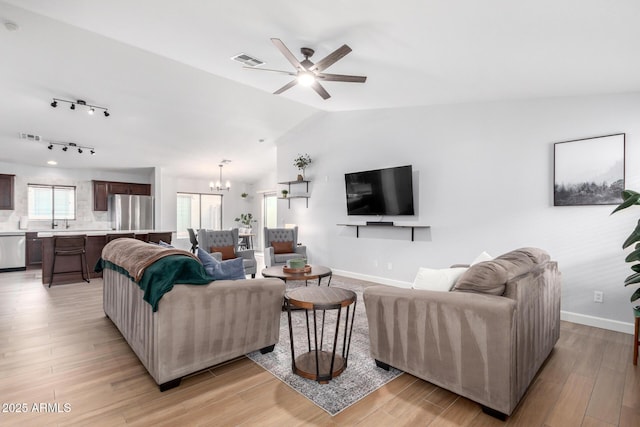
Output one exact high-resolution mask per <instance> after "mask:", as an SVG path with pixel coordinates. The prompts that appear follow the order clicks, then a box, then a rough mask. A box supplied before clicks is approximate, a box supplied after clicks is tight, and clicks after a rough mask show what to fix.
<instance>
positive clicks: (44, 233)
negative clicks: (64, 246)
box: [37, 230, 175, 237]
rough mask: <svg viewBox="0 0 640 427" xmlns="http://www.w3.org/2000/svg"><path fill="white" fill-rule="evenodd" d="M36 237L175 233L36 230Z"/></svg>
mask: <svg viewBox="0 0 640 427" xmlns="http://www.w3.org/2000/svg"><path fill="white" fill-rule="evenodd" d="M37 233H38V237H53V236H69V235H72V234H86V235H87V236H105V235H107V234H128V233H134V234H147V233H175V231H173V230H49V231H38V232H37Z"/></svg>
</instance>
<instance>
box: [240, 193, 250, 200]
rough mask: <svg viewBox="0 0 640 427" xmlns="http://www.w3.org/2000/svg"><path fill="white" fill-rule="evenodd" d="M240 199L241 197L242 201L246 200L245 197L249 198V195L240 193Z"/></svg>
mask: <svg viewBox="0 0 640 427" xmlns="http://www.w3.org/2000/svg"><path fill="white" fill-rule="evenodd" d="M240 197H242V198H243V199H246V198H247V197H249V194H247V193H242V194H241V195H240Z"/></svg>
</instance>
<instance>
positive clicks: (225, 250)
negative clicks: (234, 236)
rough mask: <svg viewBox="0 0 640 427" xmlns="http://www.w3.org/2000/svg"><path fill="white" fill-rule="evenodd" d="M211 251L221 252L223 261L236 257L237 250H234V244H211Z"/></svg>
mask: <svg viewBox="0 0 640 427" xmlns="http://www.w3.org/2000/svg"><path fill="white" fill-rule="evenodd" d="M209 252H220V253H221V254H222V260H223V261H225V260H228V259H234V258H236V251H234V250H233V245H229V246H211V249H210V250H209Z"/></svg>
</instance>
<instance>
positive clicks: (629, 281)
mask: <svg viewBox="0 0 640 427" xmlns="http://www.w3.org/2000/svg"><path fill="white" fill-rule="evenodd" d="M634 283H640V273H634V274H632V275H630V276H629V277H627V278H626V279H624V285H625V286H629V285H633V284H634Z"/></svg>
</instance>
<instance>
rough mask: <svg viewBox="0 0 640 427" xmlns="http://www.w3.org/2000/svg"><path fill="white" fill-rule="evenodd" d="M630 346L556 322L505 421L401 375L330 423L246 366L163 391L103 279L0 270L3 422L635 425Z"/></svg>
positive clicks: (636, 373) (620, 337) (639, 400)
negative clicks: (119, 323) (545, 352)
mask: <svg viewBox="0 0 640 427" xmlns="http://www.w3.org/2000/svg"><path fill="white" fill-rule="evenodd" d="M346 280H349V279H346ZM631 342H632V337H631V336H630V335H626V334H622V333H617V332H611V331H606V330H602V329H597V328H591V327H587V326H582V325H576V324H572V323H567V322H563V323H562V332H561V336H560V341H559V342H558V343H557V345H556V347H555V349H554V351H553V353H552V355H551V357H550V358H549V360H547V363H546V364H545V365H544V367H543V369H542V370H541V372H540V373H539V375H538V377H537V378H536V379H535V381H534V383H533V384H532V385H531V387H530V388H529V391H528V393H527V395H526V396H525V398H524V399H523V401H522V402H521V403H520V405H519V407H518V408H517V409H516V411H515V412H514V414H513V415H512V416H511V417H510V418H509V419H508V421H507V422H506V423H504V422H500V421H498V420H496V419H494V418H491V417H489V416H487V415H485V414H483V413H482V411H481V410H480V407H479V406H478V405H477V404H476V403H474V402H471V401H469V400H467V399H464V398H462V397H459V396H457V395H455V394H453V393H450V392H448V391H446V390H443V389H440V388H438V387H436V386H434V385H432V384H429V383H428V382H425V381H422V380H420V379H417V378H415V377H413V376H411V375H408V374H404V375H401V376H400V377H398V378H397V379H395V380H393V381H392V382H390V383H389V384H387V385H386V386H384V387H382V388H380V389H378V390H377V391H375V392H374V393H372V394H370V395H369V396H367V397H366V398H364V399H363V400H361V401H360V402H358V403H356V404H355V405H353V406H351V407H349V408H347V409H346V410H345V411H343V412H341V413H340V414H338V415H337V416H335V417H331V416H330V415H328V414H327V413H326V412H324V411H323V410H322V409H320V408H318V407H317V406H315V405H314V404H313V403H311V402H310V401H309V400H307V399H306V398H304V397H302V396H301V395H300V394H298V393H297V392H295V391H293V390H292V389H291V388H289V387H288V386H286V385H285V384H283V383H282V382H281V381H279V380H278V379H276V378H275V377H273V376H272V375H271V374H269V372H267V371H265V370H263V369H262V368H260V367H259V366H258V365H256V364H254V363H253V362H252V361H250V360H249V359H246V358H241V359H238V360H236V361H233V362H230V363H227V364H225V365H223V366H218V367H215V368H212V369H209V370H206V371H204V372H201V373H199V374H196V375H193V376H191V377H189V378H187V379H185V380H183V383H182V385H181V386H180V387H178V388H176V389H172V390H169V391H167V392H164V393H160V391H158V387H157V386H156V384H155V383H154V382H153V380H152V379H151V377H150V376H149V375H148V374H147V372H146V371H145V369H144V367H143V366H142V365H141V364H140V363H139V362H138V359H137V358H136V356H135V355H134V354H133V352H132V351H131V350H130V349H129V346H128V345H127V343H126V342H125V341H124V340H123V339H122V337H121V336H120V333H119V332H118V330H117V329H116V328H115V327H114V326H113V324H112V323H111V322H110V321H109V320H108V319H107V318H106V317H105V316H104V313H103V311H102V280H100V279H94V280H92V281H91V283H90V284H86V283H80V284H71V285H60V286H54V287H53V288H51V289H47V288H46V287H44V286H43V285H42V284H41V283H40V278H39V277H37V272H35V271H34V270H29V271H27V272H13V273H2V274H0V403H1V404H2V408H0V409H2V410H4V411H14V412H10V413H7V412H0V425H2V426H13V425H19V426H31V425H33V426H44V425H54V426H55V425H88V426H110V425H116V426H117V425H140V426H147V425H153V426H165V425H166V426H184V425H204V426H219V425H242V426H249V425H260V426H281V425H286V426H296V425H323V426H325V425H327V426H331V425H362V426H396V425H408V426H409V425H410V426H418V425H424V426H427V425H428V426H500V425H509V426H512V425H513V426H549V427H566V426H585V427H586V426H589V427H592V426H593V427H595V426H636V427H637V426H640V369H638V368H637V367H634V366H633V365H632V363H631V357H632V344H631ZM372 366H373V362H372ZM372 369H375V368H373V367H372ZM56 403H57V404H58V407H56V406H55V404H56ZM42 404H44V406H43V405H42ZM65 404H66V405H67V406H66V407H65ZM16 405H19V406H16ZM18 407H20V408H22V409H26V412H23V413H15V411H16V410H17V409H18ZM65 410H68V411H65Z"/></svg>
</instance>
